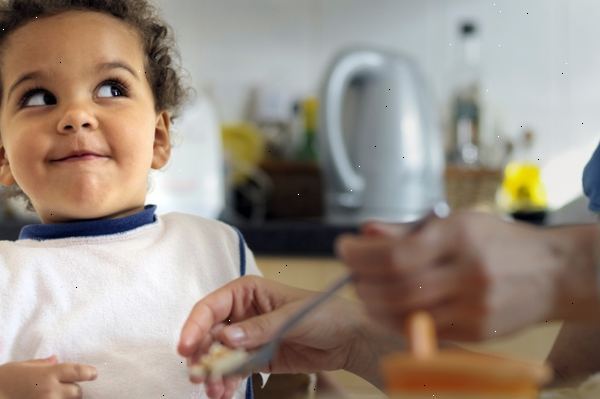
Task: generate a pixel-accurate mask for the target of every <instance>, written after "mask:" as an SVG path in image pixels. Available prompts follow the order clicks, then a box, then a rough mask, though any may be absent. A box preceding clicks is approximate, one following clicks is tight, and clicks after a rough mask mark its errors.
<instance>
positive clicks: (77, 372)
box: [55, 363, 98, 383]
mask: <svg viewBox="0 0 600 399" xmlns="http://www.w3.org/2000/svg"><path fill="white" fill-rule="evenodd" d="M55 367H57V368H58V380H59V381H60V382H65V383H70V382H79V381H93V380H95V379H96V377H97V376H98V372H97V371H96V368H95V367H93V366H88V365H85V364H79V363H62V364H59V365H57V366H55Z"/></svg>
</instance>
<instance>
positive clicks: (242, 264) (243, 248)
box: [234, 227, 246, 276]
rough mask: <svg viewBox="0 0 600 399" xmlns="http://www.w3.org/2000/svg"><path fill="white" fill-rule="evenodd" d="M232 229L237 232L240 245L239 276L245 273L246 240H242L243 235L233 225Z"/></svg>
mask: <svg viewBox="0 0 600 399" xmlns="http://www.w3.org/2000/svg"><path fill="white" fill-rule="evenodd" d="M234 230H235V231H236V233H237V234H238V237H239V242H240V244H239V246H240V276H245V275H246V241H244V236H243V235H242V233H240V231H239V230H238V229H236V228H235V227H234Z"/></svg>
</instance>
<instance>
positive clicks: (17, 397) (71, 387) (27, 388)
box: [0, 356, 97, 399]
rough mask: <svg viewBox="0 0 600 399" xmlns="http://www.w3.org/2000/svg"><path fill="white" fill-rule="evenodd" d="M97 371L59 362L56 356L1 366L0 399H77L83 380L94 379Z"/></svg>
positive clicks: (88, 367)
mask: <svg viewBox="0 0 600 399" xmlns="http://www.w3.org/2000/svg"><path fill="white" fill-rule="evenodd" d="M96 376H97V373H96V369H95V368H94V367H92V366H87V365H83V364H78V363H61V364H59V363H58V360H57V359H56V356H51V357H49V358H46V359H37V360H29V361H26V362H13V363H6V364H4V365H2V366H0V399H78V398H81V397H82V393H81V387H80V386H79V385H78V384H77V383H78V382H82V381H92V380H95V379H96Z"/></svg>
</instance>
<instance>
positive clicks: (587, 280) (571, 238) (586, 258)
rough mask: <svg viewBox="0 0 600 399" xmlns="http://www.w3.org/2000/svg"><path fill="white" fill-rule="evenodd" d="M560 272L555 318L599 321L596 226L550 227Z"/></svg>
mask: <svg viewBox="0 0 600 399" xmlns="http://www.w3.org/2000/svg"><path fill="white" fill-rule="evenodd" d="M550 234H552V235H553V244H552V246H553V255H554V256H555V258H556V259H555V260H556V261H557V262H558V265H559V268H560V272H559V273H558V275H557V279H556V282H555V283H556V286H557V292H558V293H559V294H558V299H557V304H556V312H555V314H554V315H553V316H554V318H555V319H564V320H574V321H576V320H580V321H584V320H586V321H600V226H599V225H598V224H596V223H595V224H589V225H579V226H569V227H562V228H557V229H551V231H550Z"/></svg>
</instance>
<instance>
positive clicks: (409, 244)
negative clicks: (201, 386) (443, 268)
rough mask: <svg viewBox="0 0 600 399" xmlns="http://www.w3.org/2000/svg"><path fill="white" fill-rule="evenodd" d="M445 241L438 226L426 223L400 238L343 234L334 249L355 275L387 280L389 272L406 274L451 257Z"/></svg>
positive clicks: (451, 249)
mask: <svg viewBox="0 0 600 399" xmlns="http://www.w3.org/2000/svg"><path fill="white" fill-rule="evenodd" d="M433 223H434V222H432V225H433ZM447 241H448V240H445V237H444V236H443V233H442V231H440V229H437V228H436V229H434V228H433V226H432V227H429V226H426V227H425V228H424V229H423V230H422V231H419V232H417V233H414V234H410V235H407V236H405V237H403V238H397V237H393V238H390V237H381V236H378V237H360V236H351V235H344V236H342V237H340V238H339V239H338V240H337V242H336V250H337V253H338V256H339V257H340V258H341V259H342V261H344V263H345V264H346V265H347V266H348V267H349V269H350V270H351V272H353V273H354V274H356V275H357V276H358V277H360V278H371V279H383V280H386V279H388V278H389V275H390V273H394V274H396V275H398V276H402V275H407V274H410V273H413V272H414V271H415V270H419V269H422V268H423V267H427V266H430V265H432V264H435V263H437V262H439V261H442V260H444V259H447V258H449V257H451V255H452V253H453V246H451V245H448V242H447Z"/></svg>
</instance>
